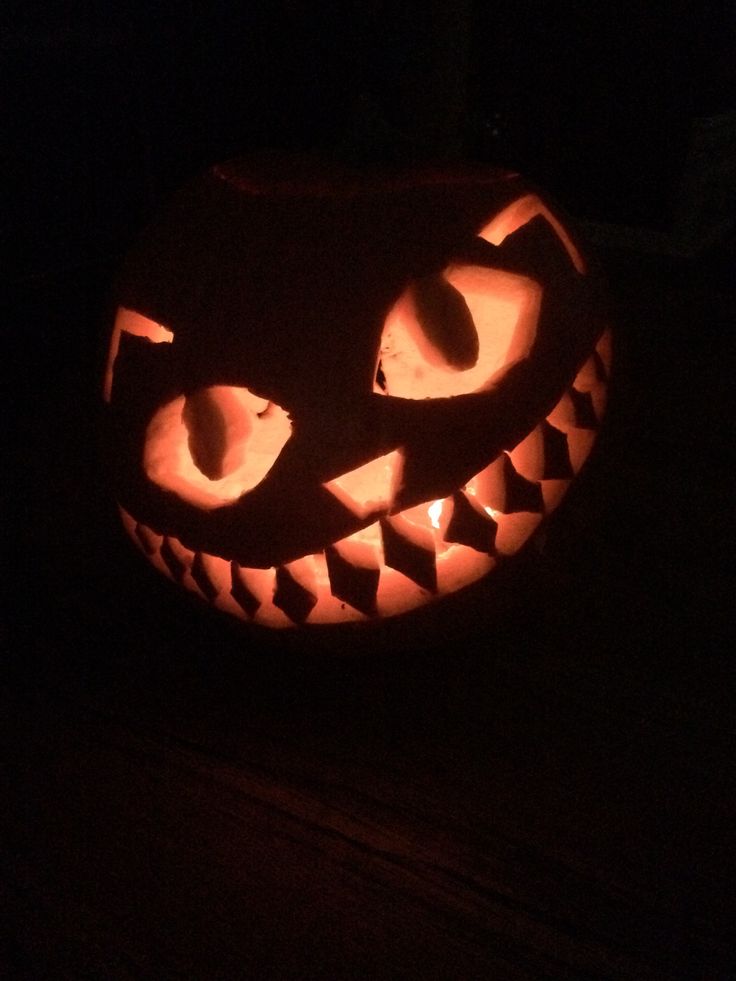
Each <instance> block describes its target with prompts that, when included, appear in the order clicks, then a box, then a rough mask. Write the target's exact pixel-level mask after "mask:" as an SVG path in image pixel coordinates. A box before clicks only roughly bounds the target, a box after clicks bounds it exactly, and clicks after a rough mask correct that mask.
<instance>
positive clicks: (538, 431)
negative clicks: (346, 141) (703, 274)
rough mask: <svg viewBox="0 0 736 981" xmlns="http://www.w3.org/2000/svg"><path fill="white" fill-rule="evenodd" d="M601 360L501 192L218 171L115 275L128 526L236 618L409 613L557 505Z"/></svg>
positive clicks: (592, 315) (526, 212)
mask: <svg viewBox="0 0 736 981" xmlns="http://www.w3.org/2000/svg"><path fill="white" fill-rule="evenodd" d="M609 355H610V338H609V335H608V333H607V331H605V330H604V324H603V322H602V320H601V314H600V311H599V306H598V292H597V286H596V283H595V281H594V277H593V276H592V275H591V274H590V273H589V271H588V270H587V269H586V264H585V260H584V259H583V257H582V255H581V253H580V251H579V249H578V247H577V245H576V244H575V242H574V241H573V239H572V238H571V236H570V235H569V233H568V232H567V231H566V230H565V228H564V227H563V225H562V223H561V222H560V220H559V219H558V218H557V217H556V216H555V215H554V214H553V212H552V211H551V210H550V209H549V207H548V206H547V205H546V204H544V203H543V202H542V200H541V199H540V198H539V196H538V195H537V194H536V193H535V192H533V191H531V190H529V189H528V188H527V187H526V186H525V185H524V184H523V182H522V181H521V179H520V178H519V177H518V176H516V175H507V174H498V173H493V174H490V175H488V174H483V175H478V174H464V175H455V176H452V177H447V176H437V175H432V174H425V175H422V176H416V175H414V176H413V177H411V178H401V179H393V180H385V179H384V180H381V181H378V180H375V181H365V180H363V181H353V180H350V179H349V178H347V177H341V178H339V179H334V180H333V179H330V180H325V181H319V180H307V179H302V180H297V179H294V178H293V177H292V178H290V179H284V180H281V179H277V178H274V177H272V176H267V177H264V176H263V175H259V174H258V172H257V170H256V169H255V168H253V167H249V166H248V165H246V164H244V163H235V164H229V165H226V166H222V167H218V168H215V169H213V170H212V171H211V172H209V173H208V174H207V175H205V176H204V178H202V179H201V180H200V181H199V182H197V183H195V184H194V185H192V186H191V187H189V188H187V189H186V190H185V191H183V192H182V193H181V194H180V195H179V196H178V197H177V198H175V199H174V201H173V203H172V204H171V206H170V208H169V210H168V211H167V212H166V213H165V214H164V215H163V216H162V217H161V219H160V220H159V222H158V223H157V224H156V225H155V226H154V227H153V228H152V229H150V230H149V232H148V233H147V237H146V238H145V239H144V240H143V242H142V243H141V245H140V247H139V249H138V250H137V252H136V253H135V254H134V255H133V257H132V259H131V260H130V262H129V263H128V266H127V269H126V271H125V273H124V275H123V277H122V281H121V287H120V307H119V309H118V313H117V319H116V321H115V326H114V329H113V334H112V341H111V345H110V355H109V361H108V370H107V377H106V382H105V398H106V400H107V402H108V419H109V433H110V441H109V445H110V448H111V464H112V468H113V474H114V479H115V484H116V490H117V495H118V499H119V503H120V507H121V512H122V516H123V520H124V523H125V526H126V528H127V529H128V531H129V532H130V534H131V536H132V537H133V539H134V540H135V541H136V543H137V544H138V545H139V546H140V548H141V549H142V550H143V551H144V552H145V554H146V555H147V556H148V558H149V559H150V561H151V562H152V563H153V564H154V565H155V566H156V567H157V568H158V569H160V571H161V572H163V573H164V574H166V575H167V576H170V577H171V578H173V579H174V580H176V581H178V582H180V583H181V584H182V585H183V586H185V587H187V588H188V589H190V590H192V591H194V592H196V593H198V594H199V595H200V596H201V597H202V598H203V599H204V600H206V601H207V602H209V603H210V604H212V605H214V606H215V607H218V608H219V609H221V610H223V611H226V612H228V613H231V614H234V615H235V616H237V617H240V618H241V619H244V620H248V621H253V622H255V623H260V624H264V625H267V626H271V627H289V626H294V625H297V624H302V623H305V622H306V623H332V622H340V621H346V620H365V619H370V618H383V617H387V616H391V615H393V614H397V613H401V612H403V611H406V610H410V609H412V608H414V607H417V606H420V605H421V604H424V603H427V602H430V601H433V600H435V599H438V598H440V597H442V596H443V595H445V594H448V593H452V592H454V591H456V590H458V589H460V588H461V587H464V586H466V585H467V584H469V583H471V582H473V581H474V580H477V579H478V578H480V577H481V576H484V575H485V574H486V573H488V572H490V571H491V570H492V569H493V568H494V567H495V566H496V565H497V564H498V563H499V562H501V561H502V560H503V559H504V557H506V556H509V555H511V554H513V553H514V552H516V551H517V550H518V549H519V548H520V547H521V546H522V545H523V543H524V542H525V541H526V540H527V539H528V538H529V537H530V536H531V535H532V533H533V532H534V531H535V529H536V528H537V527H538V526H539V524H540V522H541V521H542V520H543V518H544V517H545V515H547V514H548V513H549V512H550V511H552V510H553V508H554V507H555V506H556V505H557V504H558V503H559V501H560V499H561V498H562V496H563V494H564V493H565V491H566V489H567V487H568V486H569V484H570V482H571V481H572V479H573V478H574V476H575V474H576V473H577V471H578V470H579V469H580V467H581V465H582V463H583V461H584V460H585V458H586V456H587V455H588V453H589V451H590V449H591V446H592V444H593V441H594V438H595V433H596V429H597V427H598V424H599V421H600V418H601V415H602V412H603V406H604V401H605V389H606V378H607V374H608V370H609V367H610V358H609Z"/></svg>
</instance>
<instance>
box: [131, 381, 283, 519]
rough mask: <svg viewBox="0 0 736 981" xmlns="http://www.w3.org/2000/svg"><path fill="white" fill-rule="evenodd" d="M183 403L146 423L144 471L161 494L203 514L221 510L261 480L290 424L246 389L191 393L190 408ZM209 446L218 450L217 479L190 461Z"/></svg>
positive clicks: (172, 405) (178, 401)
mask: <svg viewBox="0 0 736 981" xmlns="http://www.w3.org/2000/svg"><path fill="white" fill-rule="evenodd" d="M205 399H206V402H205ZM188 401H189V400H187V399H186V398H185V397H184V396H183V395H182V396H180V397H179V398H176V399H173V400H172V401H171V402H169V403H168V404H167V405H165V406H163V407H162V408H161V409H159V410H158V412H157V413H156V414H155V415H154V417H153V418H152V419H151V422H150V423H149V425H148V429H147V431H146V442H145V450H144V454H143V466H144V469H145V471H146V473H147V474H148V476H149V477H150V479H151V480H152V481H153V482H154V483H156V484H158V485H159V486H160V487H163V488H164V489H165V490H171V491H174V492H175V493H177V494H179V496H181V497H183V498H185V499H186V500H189V501H192V502H193V503H196V504H197V505H199V506H200V507H203V508H216V507H220V506H222V505H223V504H226V503H228V502H229V501H233V500H235V499H236V498H238V497H240V496H241V495H242V494H244V493H245V492H246V491H248V490H251V488H253V487H255V485H256V484H258V483H260V481H261V480H263V478H264V477H265V476H266V474H267V473H268V471H269V470H270V469H271V467H272V466H273V464H274V463H275V462H276V460H277V458H278V456H279V454H280V453H281V450H282V449H283V447H284V444H285V443H286V441H287V440H288V438H289V436H290V435H291V422H290V420H289V417H288V415H287V414H286V412H285V411H284V409H282V408H281V407H280V406H278V405H276V403H275V402H268V401H267V400H266V399H263V398H260V396H258V395H254V394H253V392H251V391H249V390H248V389H247V388H235V387H234V386H229V385H216V386H212V387H211V388H208V389H204V390H202V391H201V392H199V393H196V395H195V396H194V398H193V400H192V402H191V404H190V405H189V407H188V406H187V402H188ZM187 409H189V411H187ZM202 416H203V417H204V418H199V421H198V417H202ZM214 429H216V430H217V438H216V439H215V437H214V435H213V430H214ZM208 440H210V441H212V442H216V443H217V444H218V447H219V451H218V453H217V454H216V455H217V458H218V463H217V471H218V474H221V475H218V476H216V477H214V479H213V477H212V471H211V470H209V469H208V468H205V469H207V470H208V473H210V476H208V473H207V472H204V471H203V463H202V461H201V460H195V455H196V448H197V446H200V445H201V444H203V443H207V441H208ZM193 451H194V452H193Z"/></svg>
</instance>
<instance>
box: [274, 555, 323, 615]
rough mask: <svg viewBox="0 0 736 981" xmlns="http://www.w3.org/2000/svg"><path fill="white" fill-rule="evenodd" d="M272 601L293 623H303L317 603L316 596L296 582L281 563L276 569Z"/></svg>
mask: <svg viewBox="0 0 736 981" xmlns="http://www.w3.org/2000/svg"><path fill="white" fill-rule="evenodd" d="M273 603H274V606H278V608H279V609H280V610H283V612H284V613H285V614H286V615H287V617H288V618H289V619H290V620H292V621H293V622H294V623H304V621H305V620H306V619H307V617H308V616H309V614H310V613H311V612H312V610H313V609H314V607H315V606H316V605H317V596H316V595H315V594H314V593H313V592H311V590H309V589H307V588H306V587H305V586H303V585H302V584H301V583H300V582H298V581H297V580H296V578H295V577H294V575H293V574H292V573H291V572H290V571H289V569H288V568H287V567H286V566H284V565H281V566H279V567H278V568H277V569H276V589H275V590H274V594H273Z"/></svg>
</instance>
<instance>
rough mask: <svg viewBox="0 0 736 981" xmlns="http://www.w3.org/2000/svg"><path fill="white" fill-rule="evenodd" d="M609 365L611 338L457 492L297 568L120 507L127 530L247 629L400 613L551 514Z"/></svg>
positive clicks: (472, 575)
mask: <svg viewBox="0 0 736 981" xmlns="http://www.w3.org/2000/svg"><path fill="white" fill-rule="evenodd" d="M609 358H610V335H609V333H608V332H606V333H604V335H603V337H602V338H601V339H600V341H599V342H598V345H597V347H596V351H595V353H594V354H593V355H592V356H591V357H590V358H589V359H588V361H587V362H586V363H585V364H584V365H583V367H582V369H581V370H580V371H579V373H578V375H577V376H576V378H575V381H574V383H573V385H572V386H571V388H570V389H568V391H567V392H566V393H565V394H564V395H563V397H562V398H561V399H560V401H559V402H558V404H557V405H556V406H555V408H554V409H553V410H552V411H551V412H550V413H549V415H548V416H547V418H546V420H545V421H544V422H542V423H541V424H540V425H539V426H537V427H536V428H535V429H534V430H533V431H532V432H531V433H530V434H529V435H528V436H527V437H526V438H525V439H524V440H523V441H522V442H520V443H519V444H518V445H517V446H516V447H515V448H514V449H513V450H511V451H510V452H508V453H506V452H504V453H502V454H501V455H500V456H499V457H497V458H496V459H495V460H494V461H493V462H492V463H491V464H490V465H489V466H488V467H486V468H485V469H484V470H483V471H481V472H480V473H478V474H477V475H476V476H475V477H474V478H473V479H472V480H470V481H468V483H467V484H466V485H465V486H464V487H463V488H462V489H461V490H459V491H456V492H455V493H454V494H452V495H451V496H449V497H446V498H443V499H440V500H436V501H431V502H426V503H425V504H421V505H418V506H416V507H413V508H410V509H408V510H405V511H402V512H401V513H400V514H395V515H391V514H389V513H388V510H387V511H386V513H385V514H384V515H383V516H382V517H381V518H380V519H379V520H377V521H375V522H374V523H373V524H370V525H369V526H368V527H366V528H364V529H362V530H360V531H358V532H356V533H355V534H353V535H351V536H349V537H348V538H345V539H343V540H341V541H338V542H334V543H332V544H330V545H328V546H327V547H326V548H325V549H324V550H323V551H321V552H314V553H311V554H308V555H304V556H303V557H301V558H299V559H296V560H295V561H292V562H288V563H285V564H283V565H279V566H275V567H271V568H251V567H245V566H242V565H240V564H239V563H238V562H235V561H228V560H227V559H224V558H221V557H219V556H217V555H211V554H208V553H207V552H204V551H196V552H195V551H192V550H191V549H188V548H187V547H186V546H185V545H183V544H182V542H181V541H179V540H178V539H177V538H175V537H173V536H170V535H162V534H159V533H158V532H157V531H156V530H155V529H153V528H151V527H149V526H147V525H145V524H143V523H141V522H138V521H137V520H136V518H135V517H134V516H132V515H131V514H129V513H128V512H127V511H125V510H124V509H122V508H121V514H122V518H123V522H124V525H125V527H126V529H127V531H128V532H129V534H130V535H131V537H132V538H133V540H134V541H135V542H136V544H137V545H138V546H139V547H140V548H141V550H142V551H143V552H144V553H145V554H146V556H147V557H148V558H149V560H150V561H151V562H152V563H153V565H155V566H156V567H157V568H158V569H159V570H160V571H161V572H162V573H164V574H165V575H167V576H168V577H169V578H171V579H173V580H174V581H176V582H178V583H180V584H181V585H183V586H185V587H186V588H187V589H189V590H191V591H192V592H194V593H196V594H198V595H199V596H200V597H201V598H202V599H204V600H205V601H206V602H208V603H209V604H211V605H213V606H215V607H216V608H218V609H220V610H222V611H224V612H227V613H230V614H232V615H234V616H236V617H238V618H240V619H242V620H247V621H249V622H253V623H257V624H262V625H264V626H269V627H289V626H294V625H297V624H302V623H305V622H306V623H314V624H319V623H332V622H337V621H348V620H354V621H360V620H365V619H370V618H372V617H376V616H378V617H386V616H391V615H395V614H398V613H402V612H404V611H406V610H409V609H412V608H414V607H417V606H420V605H422V604H424V603H426V602H428V601H429V600H431V599H432V598H433V597H435V596H437V595H444V594H447V593H451V592H455V591H456V590H458V589H460V588H462V587H463V586H465V585H468V584H469V583H471V582H474V581H475V580H477V579H479V578H480V577H481V576H484V575H485V574H486V573H488V572H490V571H491V570H492V569H493V568H494V567H495V566H496V565H497V564H498V562H499V561H502V560H503V559H504V558H506V557H508V556H510V555H513V554H514V553H515V552H517V551H518V550H519V549H520V548H521V546H522V545H523V544H524V542H526V541H527V540H528V539H529V537H530V536H531V535H532V534H533V533H534V531H535V530H536V528H537V527H538V525H539V524H540V522H541V521H542V518H543V517H544V515H545V514H548V513H550V512H551V511H552V510H554V508H555V507H556V506H557V504H558V503H559V502H560V500H561V498H562V497H563V495H564V493H565V491H566V489H567V487H568V485H569V484H570V482H571V480H572V478H573V477H574V476H575V474H576V473H577V472H578V470H579V469H580V467H581V466H582V464H583V462H584V461H585V459H586V457H587V456H588V454H589V452H590V450H591V448H592V445H593V442H594V440H595V435H596V430H597V427H598V422H599V420H600V418H601V415H602V413H603V408H604V405H605V398H606V387H607V386H606V379H607V373H608V368H609V363H610V360H609Z"/></svg>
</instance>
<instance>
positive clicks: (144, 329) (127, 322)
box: [103, 307, 174, 402]
mask: <svg viewBox="0 0 736 981" xmlns="http://www.w3.org/2000/svg"><path fill="white" fill-rule="evenodd" d="M121 331H125V333H126V334H133V335H134V336H135V337H145V338H146V340H148V341H151V343H152V344H170V343H171V342H172V341H173V339H174V334H173V331H170V330H169V329H168V328H167V327H164V326H163V324H157V323H155V321H153V320H149V319H148V317H144V316H143V315H142V314H140V313H136V312H135V311H134V310H126V309H125V307H120V308H119V309H118V312H117V316H116V318H115V325H114V326H113V329H112V337H111V338H110V349H109V351H108V355H107V368H106V369H105V383H104V388H103V395H104V398H105V401H106V402H109V401H110V396H111V395H112V377H113V368H114V366H115V359H116V358H117V356H118V350H119V349H120V333H121Z"/></svg>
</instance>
